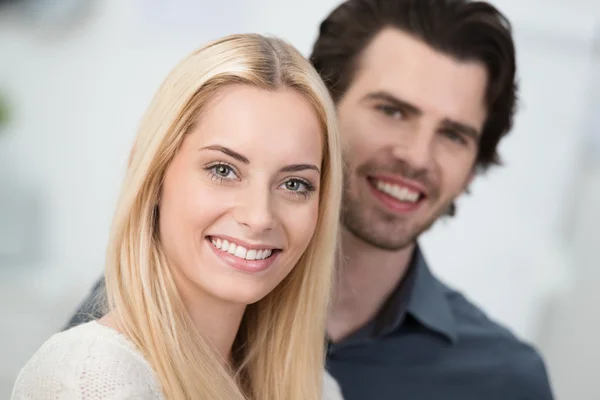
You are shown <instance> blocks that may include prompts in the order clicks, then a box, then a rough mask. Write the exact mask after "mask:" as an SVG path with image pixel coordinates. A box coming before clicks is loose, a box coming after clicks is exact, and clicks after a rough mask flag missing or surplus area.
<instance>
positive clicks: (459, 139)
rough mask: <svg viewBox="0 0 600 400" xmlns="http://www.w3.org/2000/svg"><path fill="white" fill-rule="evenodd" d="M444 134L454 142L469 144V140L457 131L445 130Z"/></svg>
mask: <svg viewBox="0 0 600 400" xmlns="http://www.w3.org/2000/svg"><path fill="white" fill-rule="evenodd" d="M444 135H445V136H446V137H447V138H448V139H450V140H451V141H453V142H456V143H459V144H462V145H464V144H467V142H466V141H465V139H464V138H463V137H462V136H461V135H459V134H458V133H456V132H453V131H444Z"/></svg>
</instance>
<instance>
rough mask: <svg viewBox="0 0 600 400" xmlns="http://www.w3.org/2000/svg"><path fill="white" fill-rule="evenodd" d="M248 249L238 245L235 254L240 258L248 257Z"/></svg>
mask: <svg viewBox="0 0 600 400" xmlns="http://www.w3.org/2000/svg"><path fill="white" fill-rule="evenodd" d="M247 252H248V251H247V250H246V249H245V248H243V247H242V246H238V247H237V248H236V250H235V256H236V257H238V258H246V253H247Z"/></svg>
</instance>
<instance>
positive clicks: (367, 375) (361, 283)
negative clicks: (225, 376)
mask: <svg viewBox="0 0 600 400" xmlns="http://www.w3.org/2000/svg"><path fill="white" fill-rule="evenodd" d="M311 60H312V62H313V64H314V65H315V67H316V68H317V70H318V71H319V72H320V73H321V76H322V77H323V79H324V80H325V82H326V83H327V85H328V87H329V90H330V92H331V95H332V97H333V98H334V100H335V102H336V103H337V106H338V117H339V121H340V129H341V132H342V135H343V137H344V139H345V140H346V141H347V145H348V147H347V154H346V157H345V159H346V164H347V176H346V182H345V186H346V187H345V201H344V210H343V215H342V220H343V225H344V232H343V239H342V251H343V254H344V259H345V263H344V264H343V265H342V266H341V280H340V282H339V283H338V288H337V296H336V301H335V303H334V305H333V308H332V311H331V314H330V318H329V321H328V336H329V339H330V345H329V352H328V368H329V369H330V371H331V373H332V374H333V376H334V377H335V378H336V379H337V380H338V381H339V383H340V385H341V387H342V389H343V393H344V396H345V398H346V399H347V400H353V399H378V400H385V399H418V400H429V399H431V400H433V399H444V400H448V399H456V400H471V399H472V400H476V399H477V400H479V399H486V400H490V399H498V400H500V399H502V400H504V399H506V400H508V399H511V400H512V399H551V398H552V394H551V390H550V388H549V384H548V379H547V376H546V372H545V369H544V366H543V363H542V361H541V359H540V358H539V356H538V355H537V354H536V353H535V351H534V350H532V349H531V348H530V347H529V346H527V345H525V344H523V343H520V342H519V341H518V340H517V339H515V337H514V336H512V335H511V334H510V333H509V332H508V331H507V330H506V329H504V328H502V327H500V326H498V325H497V324H495V323H494V322H492V321H490V320H489V319H488V318H487V317H486V316H485V315H484V314H483V313H482V312H481V311H480V310H479V309H478V308H477V307H476V306H474V305H473V304H471V303H470V302H469V301H468V300H466V299H465V298H464V297H463V296H462V295H461V294H460V293H457V292H456V291H453V290H451V289H450V288H448V287H446V286H445V285H444V284H442V283H441V282H440V281H438V280H437V279H436V278H435V277H433V276H432V275H431V272H430V271H429V269H428V267H427V264H426V262H425V259H424V258H423V255H422V254H421V252H420V250H419V248H418V246H417V238H418V237H419V235H420V234H421V233H423V232H424V231H425V230H427V229H428V228H429V227H430V226H431V225H432V224H433V223H434V222H435V221H436V220H437V219H438V218H440V217H442V216H443V215H446V214H454V205H453V204H454V203H453V202H454V200H455V199H456V198H457V197H458V196H459V195H460V194H462V193H463V192H464V191H465V190H466V189H467V187H468V185H469V183H470V182H471V180H472V179H473V177H474V176H475V174H476V172H477V171H479V170H484V169H486V168H488V167H489V166H491V165H493V164H497V163H498V162H499V157H498V155H497V152H496V148H497V145H498V143H499V141H500V139H501V138H502V137H503V136H504V135H505V134H506V133H507V132H508V131H509V130H510V128H511V124H512V117H513V113H514V108H515V99H516V85H515V51H514V45H513V41H512V37H511V32H510V28H509V24H508V21H507V20H506V19H505V18H504V16H502V15H501V14H500V13H499V12H498V11H497V10H496V9H495V8H493V7H492V6H491V5H489V4H487V3H484V2H468V1H466V0H348V1H346V2H344V3H343V4H341V5H340V6H339V7H338V8H337V9H335V10H334V11H333V12H332V13H331V14H330V15H329V16H328V17H327V19H326V20H325V21H324V22H323V23H322V24H321V28H320V32H319V37H318V38H317V41H316V43H315V46H314V49H313V53H312V55H311ZM507 251H509V250H507Z"/></svg>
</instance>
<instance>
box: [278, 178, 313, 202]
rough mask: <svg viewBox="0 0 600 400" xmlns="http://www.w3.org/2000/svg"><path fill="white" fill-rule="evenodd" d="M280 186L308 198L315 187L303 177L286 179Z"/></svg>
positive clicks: (291, 192)
mask: <svg viewBox="0 0 600 400" xmlns="http://www.w3.org/2000/svg"><path fill="white" fill-rule="evenodd" d="M280 187H281V188H285V189H286V190H287V191H288V192H289V193H290V194H293V195H295V196H302V197H303V198H309V197H310V196H311V195H312V194H313V193H314V192H315V187H314V186H313V185H312V184H310V182H308V181H304V180H303V179H288V180H287V181H285V182H284V183H283V184H282V185H281V186H280Z"/></svg>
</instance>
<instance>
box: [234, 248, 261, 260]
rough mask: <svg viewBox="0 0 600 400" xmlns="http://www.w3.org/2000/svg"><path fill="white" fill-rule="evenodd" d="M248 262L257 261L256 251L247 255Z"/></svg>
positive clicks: (250, 251)
mask: <svg viewBox="0 0 600 400" xmlns="http://www.w3.org/2000/svg"><path fill="white" fill-rule="evenodd" d="M236 255H237V254H236ZM246 260H256V250H248V252H247V253H246Z"/></svg>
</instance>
